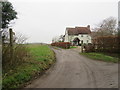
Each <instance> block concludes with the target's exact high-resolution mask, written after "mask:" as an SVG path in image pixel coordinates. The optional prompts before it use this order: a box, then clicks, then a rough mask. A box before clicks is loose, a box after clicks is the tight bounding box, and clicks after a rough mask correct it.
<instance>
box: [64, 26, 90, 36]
mask: <svg viewBox="0 0 120 90" xmlns="http://www.w3.org/2000/svg"><path fill="white" fill-rule="evenodd" d="M66 30H67V31H68V35H78V34H90V33H91V31H90V27H75V28H66Z"/></svg>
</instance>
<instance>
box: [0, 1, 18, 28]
mask: <svg viewBox="0 0 120 90" xmlns="http://www.w3.org/2000/svg"><path fill="white" fill-rule="evenodd" d="M0 4H2V29H5V28H8V26H9V24H10V21H12V20H14V19H17V12H16V11H15V10H14V8H13V5H12V3H10V2H8V1H0Z"/></svg>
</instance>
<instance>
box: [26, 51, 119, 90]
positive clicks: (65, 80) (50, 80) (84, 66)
mask: <svg viewBox="0 0 120 90" xmlns="http://www.w3.org/2000/svg"><path fill="white" fill-rule="evenodd" d="M54 51H55V53H56V58H57V61H56V64H55V65H54V67H52V68H50V69H49V70H48V71H47V72H46V73H45V74H44V75H43V76H41V77H40V78H39V79H37V80H34V81H33V82H32V83H31V84H30V85H28V86H27V87H26V88H117V87H118V64H114V63H106V62H102V61H95V60H91V59H88V58H86V57H84V56H81V55H79V54H78V52H76V51H74V50H64V49H59V50H57V49H54Z"/></svg>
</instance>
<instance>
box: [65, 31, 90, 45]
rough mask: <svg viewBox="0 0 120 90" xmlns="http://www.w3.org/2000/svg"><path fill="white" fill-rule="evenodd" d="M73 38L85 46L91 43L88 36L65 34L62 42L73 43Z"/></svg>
mask: <svg viewBox="0 0 120 90" xmlns="http://www.w3.org/2000/svg"><path fill="white" fill-rule="evenodd" d="M75 38H79V39H80V43H81V41H83V43H86V44H88V43H91V36H90V35H89V34H79V35H68V34H67V33H66V35H65V41H64V42H73V40H74V39H75Z"/></svg>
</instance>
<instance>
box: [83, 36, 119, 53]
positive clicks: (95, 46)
mask: <svg viewBox="0 0 120 90" xmlns="http://www.w3.org/2000/svg"><path fill="white" fill-rule="evenodd" d="M119 40H120V37H118V36H101V37H97V38H95V39H93V43H92V44H88V45H86V46H85V51H86V52H94V51H96V52H109V53H118V52H120V47H119V46H120V42H119Z"/></svg>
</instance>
